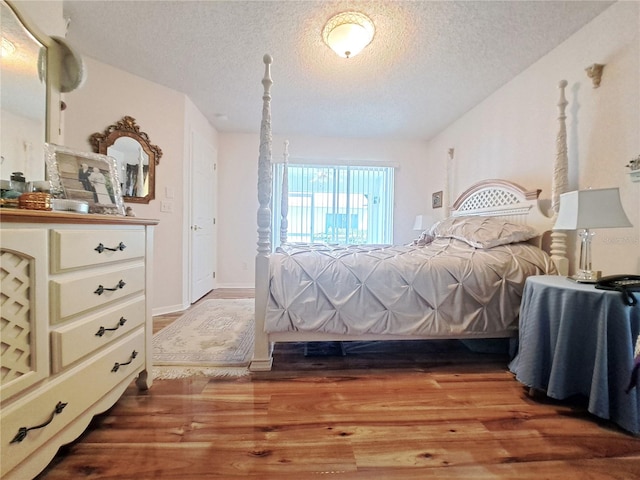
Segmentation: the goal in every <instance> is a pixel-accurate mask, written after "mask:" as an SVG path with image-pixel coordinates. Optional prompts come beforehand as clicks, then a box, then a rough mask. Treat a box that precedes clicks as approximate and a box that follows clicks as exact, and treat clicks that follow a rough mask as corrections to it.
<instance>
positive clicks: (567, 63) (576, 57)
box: [427, 2, 640, 275]
mask: <svg viewBox="0 0 640 480" xmlns="http://www.w3.org/2000/svg"><path fill="white" fill-rule="evenodd" d="M639 32H640V3H639V2H617V3H615V4H613V5H612V6H611V7H609V8H608V9H607V10H605V11H604V12H603V13H602V14H600V15H599V16H598V17H596V18H595V19H594V20H592V21H591V22H590V23H589V24H587V25H586V26H585V27H583V28H582V29H580V30H578V31H577V32H576V33H574V34H573V35H572V36H571V37H569V38H568V39H567V40H565V41H564V42H563V43H562V44H560V45H559V46H558V47H556V48H555V49H554V50H552V51H551V52H549V53H548V54H547V55H545V56H544V57H542V58H541V59H540V60H538V61H537V62H536V63H534V64H533V65H531V66H530V67H529V68H527V69H526V70H525V71H523V72H522V73H521V74H519V75H518V76H516V77H515V78H514V79H513V80H511V81H510V82H509V83H508V84H506V85H505V86H503V87H502V88H500V89H499V90H497V91H496V92H494V93H493V94H492V95H491V96H489V97H488V98H487V99H485V100H484V101H483V102H482V103H480V104H479V105H477V106H476V107H475V108H473V109H472V110H470V111H469V112H468V113H467V114H465V115H464V116H462V117H461V118H459V119H458V120H456V122H454V123H453V124H451V125H450V126H449V127H448V128H447V129H445V130H444V131H442V132H440V133H439V134H438V135H437V136H436V137H434V138H433V139H431V140H430V141H429V142H428V146H427V150H428V160H429V161H430V162H431V163H435V162H436V161H437V160H436V159H438V158H439V157H440V156H441V155H442V152H445V151H446V150H447V148H449V147H451V146H454V147H455V160H454V162H453V165H452V167H453V168H452V171H453V173H452V178H453V179H454V182H453V183H452V196H453V198H455V197H456V196H457V195H459V194H460V193H461V192H462V191H463V190H464V188H466V186H468V185H470V184H472V183H474V182H476V181H479V180H482V179H485V178H506V179H510V180H512V181H515V182H516V183H520V184H521V185H522V186H524V187H526V188H530V189H534V188H541V189H542V194H541V198H543V199H549V198H550V195H551V178H552V171H553V161H554V158H555V156H556V145H555V142H556V135H557V132H558V119H557V117H558V109H557V103H558V98H559V91H558V82H559V81H560V80H562V79H566V80H567V81H568V87H567V92H566V93H567V100H568V102H569V105H568V107H567V137H568V142H567V143H568V156H569V181H570V185H569V190H575V189H584V188H589V187H592V188H604V187H619V188H620V193H621V198H622V202H623V206H624V208H625V210H626V212H627V215H628V216H629V219H630V221H631V223H632V224H633V225H634V227H633V228H625V229H602V230H597V231H596V236H595V238H594V241H593V262H594V268H595V269H598V270H603V274H605V275H608V274H615V273H636V274H637V273H640V183H633V182H631V181H630V179H629V175H628V174H627V172H628V168H626V167H625V164H626V163H628V162H629V160H631V159H632V158H634V157H636V156H637V155H638V154H639V153H640V39H639ZM593 63H602V64H605V68H604V74H603V78H602V83H601V85H600V87H599V88H593V85H592V81H591V79H589V78H588V77H587V74H586V72H585V68H586V67H588V66H589V65H591V64H593ZM441 174H442V172H441ZM569 247H570V256H572V257H573V262H572V265H573V266H575V264H576V262H575V256H576V250H577V248H576V247H577V242H570V244H569Z"/></svg>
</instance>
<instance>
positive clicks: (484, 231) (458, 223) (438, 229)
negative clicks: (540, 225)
mask: <svg viewBox="0 0 640 480" xmlns="http://www.w3.org/2000/svg"><path fill="white" fill-rule="evenodd" d="M431 234H432V235H434V236H435V237H436V238H438V237H439V238H456V239H458V240H462V241H463V242H466V243H468V244H469V245H471V246H472V247H476V248H491V247H495V246H498V245H506V244H509V243H517V242H525V241H527V240H529V239H531V238H534V237H537V236H538V235H539V234H538V232H537V231H536V230H535V229H534V228H532V227H530V226H528V225H522V224H519V223H514V222H511V221H509V220H506V219H502V218H497V217H480V216H469V217H449V218H446V219H444V220H442V221H440V222H438V223H436V224H435V225H434V226H433V227H431Z"/></svg>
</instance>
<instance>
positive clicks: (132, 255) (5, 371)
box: [0, 209, 157, 480]
mask: <svg viewBox="0 0 640 480" xmlns="http://www.w3.org/2000/svg"><path fill="white" fill-rule="evenodd" d="M0 222H1V224H0V274H1V281H2V283H1V287H0V309H1V310H0V316H1V325H0V327H1V330H0V341H1V344H2V345H1V350H0V353H1V383H0V402H1V403H0V476H2V478H3V479H5V478H6V479H9V478H16V479H20V480H23V479H26V478H32V477H34V476H35V475H37V474H38V473H39V472H40V471H41V470H42V469H44V468H45V467H46V465H47V464H48V463H49V462H50V461H51V459H52V458H53V456H54V455H55V454H56V452H57V450H58V448H59V447H60V446H62V445H64V444H66V443H69V442H71V441H72V440H74V439H75V438H77V437H78V436H79V435H80V434H81V433H82V432H83V431H84V430H85V428H86V427H87V425H88V424H89V422H90V420H91V419H92V418H93V416H94V415H96V414H98V413H101V412H104V411H105V410H107V409H108V408H109V407H111V406H112V405H113V404H114V403H115V402H116V401H117V400H118V398H119V397H120V396H121V395H122V393H123V392H124V390H125V389H126V388H127V386H128V385H129V384H130V383H131V382H132V380H133V379H136V385H137V386H138V388H140V389H147V388H149V387H150V385H151V375H148V374H149V373H150V370H151V337H152V325H151V304H150V287H151V264H152V254H153V229H154V225H156V224H157V220H145V219H139V218H132V217H117V216H106V215H105V216H102V215H81V214H73V213H57V212H38V211H29V210H8V209H3V210H2V211H0Z"/></svg>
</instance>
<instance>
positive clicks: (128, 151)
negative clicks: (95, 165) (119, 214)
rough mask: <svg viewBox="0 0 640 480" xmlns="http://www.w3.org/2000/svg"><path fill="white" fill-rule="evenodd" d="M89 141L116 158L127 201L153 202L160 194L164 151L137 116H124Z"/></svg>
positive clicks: (103, 152) (104, 152)
mask: <svg viewBox="0 0 640 480" xmlns="http://www.w3.org/2000/svg"><path fill="white" fill-rule="evenodd" d="M89 141H90V142H91V145H92V146H93V149H94V151H95V152H96V153H102V154H104V155H109V156H111V157H114V158H115V159H116V162H117V164H118V176H119V177H120V183H121V186H122V194H123V197H124V201H125V202H130V203H149V202H150V201H151V200H153V199H154V198H155V196H156V165H158V164H159V163H160V157H162V150H160V148H159V147H158V146H157V145H152V144H151V142H150V141H149V136H148V135H147V134H146V133H144V132H141V131H140V126H139V125H137V124H136V120H135V118H132V117H129V116H124V117H122V120H120V121H118V123H116V124H115V125H110V126H109V127H107V129H106V130H105V131H104V132H103V133H94V134H93V135H91V137H89Z"/></svg>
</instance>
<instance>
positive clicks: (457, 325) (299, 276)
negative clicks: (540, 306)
mask: <svg viewBox="0 0 640 480" xmlns="http://www.w3.org/2000/svg"><path fill="white" fill-rule="evenodd" d="M270 265H271V267H270V268H271V274H270V275H271V279H270V298H269V303H268V307H267V315H266V320H265V330H266V331H267V332H269V333H271V332H287V331H300V332H309V331H311V332H323V333H329V334H331V333H333V334H345V335H361V334H363V333H372V334H395V335H422V336H436V337H437V336H443V337H457V336H459V337H468V336H474V335H475V336H478V337H480V336H488V334H491V333H498V334H500V336H502V335H504V334H505V332H509V331H513V330H515V329H517V322H518V313H519V307H520V298H521V296H522V290H523V287H524V282H525V279H526V277H528V276H530V275H539V274H553V273H556V271H555V267H554V266H553V263H552V261H551V259H550V258H549V256H548V255H547V254H546V253H544V252H543V251H542V250H540V249H539V248H537V247H535V246H533V245H530V244H527V243H514V244H510V245H504V246H498V247H493V248H490V249H477V248H473V247H470V246H469V245H468V244H466V243H464V242H462V241H459V240H455V239H450V238H438V239H436V240H435V241H434V242H433V243H431V244H430V245H427V246H371V245H369V246H362V245H360V246H338V247H335V246H334V247H331V246H328V245H295V244H294V245H286V246H284V247H281V248H280V249H278V251H277V252H276V253H274V254H272V255H271V260H270Z"/></svg>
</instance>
